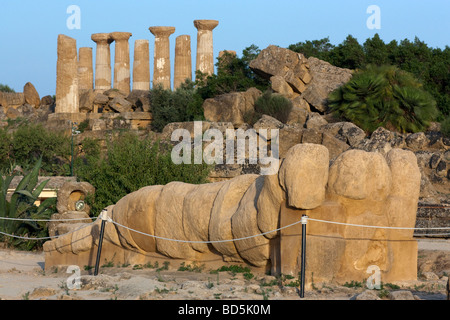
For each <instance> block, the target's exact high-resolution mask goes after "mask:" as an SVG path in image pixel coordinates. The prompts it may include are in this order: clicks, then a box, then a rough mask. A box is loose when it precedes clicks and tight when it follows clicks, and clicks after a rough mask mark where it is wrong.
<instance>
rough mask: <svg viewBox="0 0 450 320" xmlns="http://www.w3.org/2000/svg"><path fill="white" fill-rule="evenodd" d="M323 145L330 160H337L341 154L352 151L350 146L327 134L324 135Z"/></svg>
mask: <svg viewBox="0 0 450 320" xmlns="http://www.w3.org/2000/svg"><path fill="white" fill-rule="evenodd" d="M322 145H323V146H325V147H326V148H327V149H328V152H329V153H330V160H334V159H336V158H337V157H338V156H339V155H340V154H342V153H343V152H345V151H347V150H348V149H350V146H349V145H348V144H346V143H345V142H343V141H341V140H339V139H337V138H335V137H333V136H332V135H330V134H328V133H326V132H325V133H323V134H322Z"/></svg>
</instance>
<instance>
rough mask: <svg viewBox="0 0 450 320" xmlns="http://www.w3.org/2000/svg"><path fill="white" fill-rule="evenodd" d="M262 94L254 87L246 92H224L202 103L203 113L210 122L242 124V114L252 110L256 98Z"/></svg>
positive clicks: (237, 125) (236, 125)
mask: <svg viewBox="0 0 450 320" xmlns="http://www.w3.org/2000/svg"><path fill="white" fill-rule="evenodd" d="M261 95H262V93H261V91H260V90H258V89H256V88H250V89H248V90H247V91H246V92H232V93H226V94H223V95H220V96H217V97H215V98H211V99H206V100H205V102H204V103H203V109H204V115H205V119H206V120H207V121H211V122H232V123H233V125H234V126H235V127H239V126H240V125H242V124H244V123H245V121H244V116H245V115H246V114H247V113H251V112H253V111H254V105H255V102H256V100H257V99H258V98H259V97H260V96H261Z"/></svg>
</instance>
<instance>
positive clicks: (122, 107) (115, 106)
mask: <svg viewBox="0 0 450 320" xmlns="http://www.w3.org/2000/svg"><path fill="white" fill-rule="evenodd" d="M108 106H109V108H111V109H112V110H114V111H115V112H118V113H124V112H132V111H133V110H132V108H131V107H132V104H131V102H129V101H127V100H125V99H124V98H122V97H115V98H114V99H112V100H111V101H110V102H109V104H108Z"/></svg>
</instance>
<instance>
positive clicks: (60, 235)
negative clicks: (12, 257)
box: [0, 221, 95, 240]
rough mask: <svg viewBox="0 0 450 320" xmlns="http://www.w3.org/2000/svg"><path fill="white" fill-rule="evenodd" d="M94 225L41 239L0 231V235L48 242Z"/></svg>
mask: <svg viewBox="0 0 450 320" xmlns="http://www.w3.org/2000/svg"><path fill="white" fill-rule="evenodd" d="M94 223H95V221H94V222H91V223H87V224H83V225H82V226H80V227H79V228H77V229H75V230H72V231H69V232H67V233H64V234H59V235H57V236H49V237H41V238H30V237H23V236H16V235H14V234H9V233H5V232H2V231H0V234H2V235H4V236H8V237H11V238H17V239H23V240H49V239H55V238H59V237H62V236H65V235H68V234H71V233H74V232H76V231H78V230H81V229H83V228H85V227H87V226H89V225H93V224H94Z"/></svg>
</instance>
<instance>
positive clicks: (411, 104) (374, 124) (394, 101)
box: [328, 65, 438, 133]
mask: <svg viewBox="0 0 450 320" xmlns="http://www.w3.org/2000/svg"><path fill="white" fill-rule="evenodd" d="M328 105H329V108H330V110H331V111H332V112H333V113H334V114H335V115H337V116H339V117H340V118H344V119H346V120H348V121H351V122H353V123H355V124H356V125H358V126H360V127H361V128H362V129H364V130H366V131H368V132H373V131H375V130H376V129H377V128H378V127H380V126H382V127H385V128H387V129H389V130H393V131H399V132H402V133H405V132H419V131H423V130H425V129H426V128H427V127H428V125H429V123H430V122H431V121H433V120H434V119H436V117H437V116H438V109H437V107H436V101H435V100H434V99H433V97H432V96H431V95H430V94H429V93H428V92H426V91H424V90H423V88H422V84H421V83H420V82H419V81H418V80H417V79H415V78H414V76H413V75H411V74H410V73H408V72H405V71H402V70H400V69H398V68H397V67H395V66H388V65H384V66H372V65H368V66H367V67H366V68H364V69H362V70H359V71H357V72H356V73H355V74H354V75H353V77H352V79H351V80H350V81H349V82H347V83H346V84H345V85H343V86H341V87H340V88H338V89H336V90H335V91H333V92H332V93H331V94H330V96H329V99H328Z"/></svg>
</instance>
